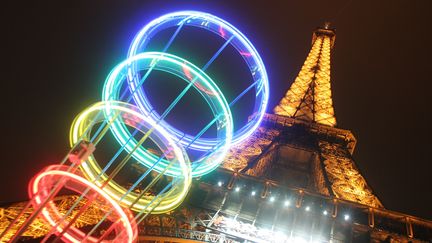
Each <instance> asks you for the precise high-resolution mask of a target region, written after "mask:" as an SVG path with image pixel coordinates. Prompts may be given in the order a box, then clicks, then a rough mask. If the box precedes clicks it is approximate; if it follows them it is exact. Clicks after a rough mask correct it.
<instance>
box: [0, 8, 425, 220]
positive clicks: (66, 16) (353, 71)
mask: <svg viewBox="0 0 432 243" xmlns="http://www.w3.org/2000/svg"><path fill="white" fill-rule="evenodd" d="M16 2H17V1H16ZM67 2H68V5H65V4H64V1H63V2H62V3H60V1H56V2H54V1H53V2H52V3H49V2H47V1H43V2H42V1H40V2H37V3H36V2H28V3H25V4H24V2H23V1H19V3H21V4H18V3H17V4H16V5H14V6H8V4H6V6H5V4H3V5H2V10H1V11H2V12H3V13H2V14H1V18H2V20H1V23H2V29H1V59H2V60H1V61H2V63H3V65H2V66H1V67H2V70H1V76H0V78H1V85H2V86H1V91H2V92H1V100H2V118H1V124H2V126H1V127H2V129H3V131H2V134H1V136H2V139H1V154H2V156H1V158H0V175H1V177H0V203H4V202H11V201H18V200H24V199H26V185H27V183H28V181H29V179H30V178H31V177H32V176H33V175H34V174H35V173H36V172H38V171H39V170H40V169H42V168H43V167H44V166H46V165H48V164H51V163H56V162H58V161H59V160H61V158H62V157H63V156H64V155H65V153H66V152H67V146H68V139H67V138H68V130H69V126H70V124H71V122H72V120H73V118H74V116H75V115H76V114H78V113H79V112H80V111H81V110H82V109H83V108H84V107H86V106H88V105H90V104H92V103H94V102H96V101H98V100H99V99H100V98H99V97H100V92H101V89H102V84H103V81H104V79H105V77H106V75H107V74H108V73H109V71H110V70H111V68H112V67H114V66H115V64H116V63H118V62H120V61H121V60H123V59H124V58H125V56H126V52H127V50H128V45H129V43H130V41H131V40H132V38H133V36H134V35H135V33H136V32H137V31H138V30H139V29H140V27H142V26H143V25H144V24H146V23H147V22H148V21H149V20H151V19H153V18H155V17H157V16H159V15H161V14H164V13H168V12H170V11H174V10H185V9H193V10H201V11H207V12H210V13H213V14H215V15H218V16H220V17H222V18H224V19H226V20H228V21H229V22H231V23H232V24H234V25H235V26H237V27H238V28H239V29H240V30H242V32H243V33H245V34H246V35H247V36H248V38H249V39H250V40H251V41H252V42H253V43H254V45H255V46H256V48H257V49H258V51H259V52H260V54H261V56H262V58H263V60H264V63H265V64H266V67H267V71H268V74H269V78H270V88H271V97H270V106H269V109H268V111H271V109H272V108H273V107H274V105H275V104H277V102H278V101H279V100H280V98H281V97H282V96H283V95H284V93H285V92H286V90H287V89H288V87H289V86H290V84H291V82H292V81H293V80H294V78H295V76H296V75H297V73H298V71H299V69H300V67H301V65H302V63H303V61H304V59H305V57H306V55H307V53H308V51H309V48H310V42H311V34H312V31H313V30H314V28H315V27H317V26H319V25H321V24H322V23H323V22H324V21H326V20H330V21H332V22H333V26H334V27H336V28H337V39H336V46H335V50H334V52H333V56H332V90H333V99H334V106H335V112H336V118H337V121H338V127H340V128H344V129H349V130H351V131H352V132H353V133H354V134H355V136H356V137H357V139H358V145H357V148H356V151H355V154H354V158H355V160H356V163H357V165H358V167H359V168H360V170H361V172H362V174H363V175H364V177H365V178H366V179H367V181H368V183H369V185H370V186H371V187H372V188H373V190H374V191H375V193H376V195H377V196H378V197H379V198H380V199H381V201H382V202H383V204H384V205H385V207H386V208H388V209H391V210H395V211H401V212H405V213H409V214H412V215H416V216H420V217H424V218H428V219H432V193H431V186H432V179H431V171H432V166H431V162H432V160H431V158H430V151H431V145H432V142H431V138H432V134H431V129H430V127H429V126H430V124H432V111H431V107H430V105H431V101H430V98H431V94H430V90H431V87H432V85H431V82H432V79H431V78H430V72H431V71H432V65H431V63H432V61H431V54H432V53H431V43H432V38H431V33H430V32H431V26H430V25H431V23H432V14H431V12H430V10H431V9H432V8H431V7H432V4H430V3H431V1H428V0H425V1H408V0H406V1H397V0H385V1H373V0H370V1H351V2H349V3H348V4H347V1H256V2H254V1H237V0H236V1H224V2H222V1H195V2H194V1H152V2H145V1H127V3H125V2H126V1H67Z"/></svg>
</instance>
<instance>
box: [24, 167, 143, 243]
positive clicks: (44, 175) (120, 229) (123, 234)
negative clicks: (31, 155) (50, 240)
mask: <svg viewBox="0 0 432 243" xmlns="http://www.w3.org/2000/svg"><path fill="white" fill-rule="evenodd" d="M68 168H69V167H67V166H59V165H53V166H49V167H47V168H46V169H44V170H43V171H42V172H40V173H39V174H38V175H36V176H35V177H34V178H33V179H32V181H31V182H30V184H29V195H30V198H32V199H34V200H32V202H33V206H34V207H35V208H38V207H40V206H41V203H42V202H44V201H45V200H46V199H47V197H48V195H49V194H50V192H51V190H52V189H53V188H54V186H55V185H56V184H57V182H58V181H59V180H64V182H65V184H64V187H65V188H67V189H69V190H72V191H74V192H77V193H79V194H82V193H83V192H84V191H85V189H86V188H90V189H91V191H90V193H88V194H87V195H92V196H93V195H95V194H94V193H96V195H97V196H98V197H97V199H98V201H97V202H100V200H103V202H100V203H103V206H101V207H99V208H100V210H104V209H105V210H106V212H108V210H109V209H113V212H115V213H111V214H110V216H109V217H108V220H110V221H111V222H113V224H114V232H116V235H115V237H114V239H112V240H104V241H102V242H133V241H134V240H135V238H136V237H137V226H136V223H135V220H134V219H133V215H132V213H130V211H129V210H126V211H123V209H122V208H121V207H120V206H119V205H118V204H117V203H116V201H115V200H114V199H112V198H111V197H110V196H109V195H108V194H107V193H105V192H104V191H103V190H101V189H100V188H99V187H97V186H96V185H95V184H93V183H90V182H89V181H87V180H86V179H85V178H83V177H81V176H80V175H77V174H73V173H70V172H67V170H68ZM106 212H105V213H106ZM113 214H114V215H116V217H115V216H114V215H113ZM42 217H43V218H44V219H45V220H46V221H47V222H48V223H49V224H50V225H51V226H52V227H56V229H55V230H56V234H60V233H62V232H63V231H64V229H65V228H66V227H67V225H68V224H69V222H68V221H67V220H62V217H63V215H62V214H61V213H60V212H59V211H58V209H57V206H56V205H55V203H54V202H53V201H49V202H48V203H47V204H46V205H45V207H44V208H43V209H42ZM58 222H60V223H58ZM61 239H62V240H63V241H65V242H74V243H75V242H76V243H78V242H83V240H84V239H86V242H100V241H99V240H100V239H97V238H95V237H92V236H89V237H87V238H86V233H84V232H82V231H81V230H79V229H77V228H76V227H74V226H71V227H69V228H68V229H67V230H66V231H65V232H64V233H63V235H62V236H61Z"/></svg>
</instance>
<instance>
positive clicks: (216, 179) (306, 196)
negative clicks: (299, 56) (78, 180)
mask: <svg viewBox="0 0 432 243" xmlns="http://www.w3.org/2000/svg"><path fill="white" fill-rule="evenodd" d="M335 39H336V32H335V29H331V28H330V26H329V25H328V24H326V25H325V26H324V27H322V28H317V29H316V30H315V31H314V32H313V37H312V47H311V50H310V52H309V54H308V56H307V58H306V61H305V62H304V64H303V66H302V68H301V70H300V72H299V74H298V76H297V77H296V79H295V80H294V82H293V84H292V85H291V87H290V89H289V90H288V92H287V93H286V95H285V96H284V97H283V98H282V100H281V101H280V103H279V104H278V105H277V106H276V107H275V108H274V114H266V115H265V117H264V120H263V121H262V123H261V126H260V127H259V129H258V130H257V131H256V132H255V133H254V134H253V135H252V136H251V137H250V138H249V139H248V140H247V141H245V142H244V143H242V144H240V145H238V146H236V147H234V148H232V149H231V151H230V153H229V155H228V156H227V158H226V160H225V162H224V164H223V165H222V166H221V167H220V168H219V169H217V170H216V171H214V172H213V173H211V174H209V175H206V176H203V177H201V178H199V179H198V180H195V181H194V182H193V185H192V189H191V191H190V193H189V195H188V198H187V199H186V200H185V203H184V204H183V205H182V206H181V207H180V208H178V209H177V210H175V211H174V212H171V213H168V214H161V215H152V216H149V217H148V218H146V219H145V221H144V222H143V223H142V224H141V225H140V229H139V232H140V238H139V240H140V242H432V222H431V221H427V220H424V219H421V218H417V217H414V216H410V215H406V214H403V213H398V212H394V211H390V210H387V209H385V208H384V206H383V204H382V203H381V202H380V200H379V199H378V197H377V195H375V194H374V192H373V190H372V189H371V188H370V187H369V186H368V184H367V182H366V181H365V179H364V177H363V176H362V175H361V174H360V172H359V170H358V168H357V166H356V164H355V162H354V160H353V157H352V154H353V151H354V149H355V145H356V138H355V137H354V135H353V134H352V133H351V131H349V130H344V129H340V128H336V117H335V114H334V109H333V103H332V95H331V82H330V66H331V65H330V57H331V50H332V49H333V48H334V45H335ZM56 200H57V201H58V202H57V204H58V205H59V207H60V208H62V207H64V210H67V206H68V205H69V204H70V202H71V201H73V200H75V199H74V198H72V197H67V196H65V197H61V198H57V199H56ZM23 205H24V203H18V204H13V205H11V206H9V207H6V208H0V232H1V231H2V230H1V229H2V228H5V227H6V226H7V225H8V222H10V221H11V219H13V218H14V216H16V215H17V214H18V212H19V211H20V209H22V207H23ZM30 213H31V209H29V211H28V212H26V214H25V215H24V217H27V216H28V215H29V214H30ZM99 217H101V216H100V215H98V214H97V213H96V211H95V210H88V211H87V212H86V213H85V215H84V217H83V218H82V219H81V220H80V221H78V222H77V223H76V224H79V225H78V227H84V226H86V225H92V224H95V222H97V221H98V219H99ZM17 227H18V226H17ZM47 231H48V229H47V228H46V227H45V226H44V223H43V222H42V221H39V220H36V221H35V222H34V223H33V224H32V225H31V226H30V227H29V228H28V229H27V231H26V232H25V233H24V236H25V238H24V240H26V239H27V240H31V239H35V238H36V240H37V238H38V237H41V236H43V235H44V234H46V232H47Z"/></svg>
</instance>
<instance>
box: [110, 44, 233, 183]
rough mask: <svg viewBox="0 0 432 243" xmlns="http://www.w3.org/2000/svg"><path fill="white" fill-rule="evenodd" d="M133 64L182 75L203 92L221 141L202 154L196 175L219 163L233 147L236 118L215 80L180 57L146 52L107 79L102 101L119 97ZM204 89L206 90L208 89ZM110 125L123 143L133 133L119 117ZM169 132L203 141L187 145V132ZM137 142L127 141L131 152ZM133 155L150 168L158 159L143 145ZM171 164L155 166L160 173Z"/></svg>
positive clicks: (172, 173) (171, 171) (177, 171)
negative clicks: (206, 153) (234, 119)
mask: <svg viewBox="0 0 432 243" xmlns="http://www.w3.org/2000/svg"><path fill="white" fill-rule="evenodd" d="M131 66H133V67H134V68H135V72H139V71H142V70H148V69H155V70H159V71H164V72H168V73H170V74H173V75H175V76H177V77H180V78H181V79H183V80H184V81H186V82H187V83H188V84H189V87H191V88H192V87H193V88H195V89H196V90H197V91H198V92H199V93H200V94H201V96H202V97H203V98H204V100H205V101H206V102H207V104H208V106H209V107H210V109H211V111H212V113H213V115H214V117H215V118H214V123H215V125H216V127H217V141H219V144H214V145H213V147H212V148H211V149H212V150H213V152H212V153H211V154H210V155H208V156H205V157H202V158H200V159H198V160H197V161H194V162H193V164H194V165H196V167H195V168H194V170H193V171H192V177H197V176H202V175H204V174H207V173H209V172H210V171H212V170H214V169H215V168H216V167H217V166H219V165H220V164H221V163H222V161H223V159H224V158H225V155H226V154H227V152H228V150H229V148H230V146H231V141H232V131H233V121H232V115H231V110H230V108H229V106H228V103H227V102H226V100H225V97H224V96H223V94H222V92H221V91H220V89H219V88H218V86H217V85H216V84H215V83H214V82H213V80H212V79H211V78H210V77H208V76H207V75H206V74H205V73H204V72H203V71H202V70H201V69H199V68H197V67H196V66H195V65H193V64H192V63H190V62H188V61H186V60H184V59H182V58H180V57H177V56H174V55H171V54H166V53H161V52H144V53H140V54H137V55H135V56H132V57H130V58H128V59H127V60H125V61H123V62H122V63H120V64H119V65H117V66H116V67H115V68H114V69H113V70H112V71H111V73H110V75H109V76H108V78H107V79H106V81H105V85H104V90H103V92H102V100H104V101H112V100H118V99H119V93H120V87H122V84H123V81H125V78H126V76H128V75H130V73H131ZM198 87H201V88H198ZM203 90H206V92H204V91H203ZM142 113H144V114H143V115H145V116H147V118H146V119H151V120H153V119H154V117H153V116H152V114H153V113H151V112H147V111H142ZM154 121H155V122H156V123H158V124H159V125H158V126H160V127H164V129H166V126H167V124H166V123H165V122H164V121H163V119H162V118H161V117H159V118H158V119H157V120H154ZM110 128H111V130H112V132H113V134H114V137H115V138H116V139H117V141H118V142H119V143H120V144H121V145H124V144H125V141H126V140H127V139H128V138H129V137H130V136H131V134H130V133H129V131H128V130H127V129H125V128H124V125H122V123H121V121H119V120H115V121H114V122H113V124H112V126H111V127H110ZM167 134H169V135H167V136H170V137H171V139H172V140H175V141H177V140H179V145H180V146H181V145H183V146H185V147H186V146H191V145H193V144H195V143H198V142H199V138H198V139H197V138H194V137H191V140H190V141H189V144H184V141H183V139H184V137H186V136H185V135H182V136H179V135H176V136H173V135H172V134H170V133H169V131H167ZM135 145H136V143H135V142H133V141H131V142H130V143H128V144H126V146H125V149H126V150H127V151H128V152H129V153H130V152H131V151H133V150H134V148H135ZM200 145H201V146H202V147H201V148H202V149H206V146H205V144H198V145H195V147H196V146H200ZM208 150H210V148H207V149H206V151H208ZM132 155H133V157H134V158H135V159H136V160H138V161H139V162H141V163H142V164H143V165H145V166H147V167H149V168H150V167H152V166H153V165H154V159H153V160H152V159H148V157H149V156H152V154H149V153H148V152H147V151H146V150H144V149H142V148H138V149H137V150H135V151H134V152H133V153H132ZM155 159H156V158H155ZM167 164H168V163H167V162H166V161H165V160H162V161H161V162H160V163H159V164H158V165H157V166H155V167H154V169H155V170H156V171H158V172H161V171H162V170H164V169H165V168H166V167H167ZM166 175H170V176H182V171H181V170H180V169H179V168H178V166H173V167H171V168H169V169H168V170H167V171H166Z"/></svg>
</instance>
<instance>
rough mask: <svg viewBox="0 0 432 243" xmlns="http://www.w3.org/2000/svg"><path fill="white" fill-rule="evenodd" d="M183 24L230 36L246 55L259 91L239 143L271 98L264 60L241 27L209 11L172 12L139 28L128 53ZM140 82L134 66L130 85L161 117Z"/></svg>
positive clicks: (207, 143) (199, 146)
mask: <svg viewBox="0 0 432 243" xmlns="http://www.w3.org/2000/svg"><path fill="white" fill-rule="evenodd" d="M183 26H193V27H198V28H201V29H205V30H208V31H210V32H213V33H215V34H216V35H218V36H220V37H222V38H223V39H225V40H230V44H231V45H232V46H233V47H234V48H235V49H236V50H237V51H238V53H239V54H240V55H241V56H242V58H243V59H244V61H245V62H246V64H247V66H248V68H249V70H250V72H251V74H252V77H253V82H252V84H254V86H255V93H256V94H255V97H256V98H255V105H254V111H253V113H252V115H251V116H250V117H249V122H248V123H247V124H246V125H244V126H243V127H242V128H240V129H238V130H237V131H235V132H234V135H233V141H232V144H238V143H240V142H241V141H243V140H244V139H246V138H247V137H248V136H249V135H251V134H252V133H253V132H254V131H255V130H256V129H257V127H258V126H259V124H260V122H261V120H262V118H263V116H264V113H265V111H266V108H267V103H268V99H269V81H268V77H267V72H266V69H265V66H264V63H263V61H262V59H261V57H260V55H259V54H258V52H257V50H256V49H255V47H254V46H253V45H252V43H251V42H250V41H249V40H248V39H247V38H246V37H245V36H244V35H243V34H242V33H241V32H240V31H239V30H238V29H236V28H235V27H234V26H232V25H231V24H230V23H228V22H226V21H225V20H223V19H220V18H218V17H216V16H214V15H211V14H208V13H203V12H197V11H180V12H174V13H169V14H166V15H163V16H161V17H159V18H157V19H154V20H153V21H151V22H150V23H149V24H147V25H146V26H144V28H143V29H141V30H140V31H139V32H138V34H137V35H136V36H135V38H134V40H133V42H132V44H131V46H130V47H129V53H128V56H129V57H131V56H134V55H137V54H138V53H140V52H142V50H145V48H146V47H147V45H148V44H149V42H150V40H151V39H152V37H154V36H155V35H156V34H157V33H158V32H160V31H162V30H164V29H167V28H170V27H177V28H182V27H183ZM139 83H140V78H139V74H138V73H137V72H136V71H135V70H134V69H133V68H132V72H131V73H130V76H129V88H130V89H131V91H133V90H136V92H135V93H134V96H133V97H134V100H135V102H136V104H137V106H138V107H139V108H140V109H141V110H142V111H143V112H145V113H146V114H150V115H151V116H152V118H153V119H154V120H159V117H160V115H159V114H157V113H151V111H152V110H153V107H152V105H151V104H150V102H149V100H148V98H147V96H146V94H145V92H144V90H143V89H141V88H139V86H140V84H139ZM137 88H138V89H137ZM161 124H163V126H164V127H165V129H167V130H168V131H169V133H170V134H174V135H175V136H176V137H177V138H181V137H183V135H184V133H183V132H181V131H179V130H177V129H176V128H174V127H172V126H171V125H169V124H167V123H166V122H163V121H162V122H161ZM191 141H193V136H191V135H186V136H185V137H184V138H183V139H182V141H181V143H182V144H183V145H186V144H189V143H190V142H191ZM218 143H219V140H214V139H204V138H200V139H198V140H197V141H195V142H194V143H193V144H192V145H191V148H193V149H196V150H204V151H205V150H208V149H211V148H212V147H214V146H215V145H216V144H218Z"/></svg>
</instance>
